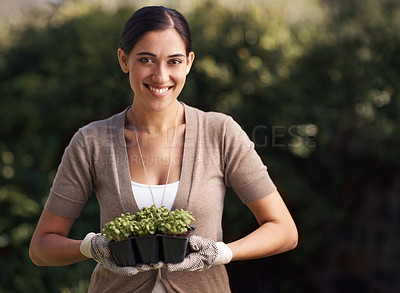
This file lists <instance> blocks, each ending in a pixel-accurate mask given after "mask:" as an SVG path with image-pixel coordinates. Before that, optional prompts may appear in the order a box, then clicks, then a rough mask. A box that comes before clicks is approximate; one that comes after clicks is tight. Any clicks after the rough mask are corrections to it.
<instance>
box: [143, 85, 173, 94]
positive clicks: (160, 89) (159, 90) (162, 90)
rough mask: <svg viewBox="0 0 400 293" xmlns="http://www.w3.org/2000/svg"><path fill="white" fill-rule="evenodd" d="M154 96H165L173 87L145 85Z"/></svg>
mask: <svg viewBox="0 0 400 293" xmlns="http://www.w3.org/2000/svg"><path fill="white" fill-rule="evenodd" d="M144 85H145V86H146V87H147V88H148V89H149V90H150V91H151V92H152V93H153V94H155V95H157V96H164V95H166V94H167V92H168V91H169V90H170V89H171V88H172V86H153V85H149V84H144Z"/></svg>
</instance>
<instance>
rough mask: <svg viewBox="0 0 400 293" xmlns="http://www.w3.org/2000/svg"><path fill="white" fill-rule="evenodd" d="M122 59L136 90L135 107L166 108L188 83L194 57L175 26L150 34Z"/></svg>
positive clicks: (121, 51) (119, 52)
mask: <svg viewBox="0 0 400 293" xmlns="http://www.w3.org/2000/svg"><path fill="white" fill-rule="evenodd" d="M118 59H119V62H120V65H121V68H122V70H123V71H124V72H129V82H130V85H131V88H132V90H133V92H134V97H135V98H134V107H143V106H145V108H148V109H149V110H153V111H162V110H165V109H167V108H168V107H169V106H172V105H173V104H174V102H175V100H176V98H177V97H178V96H179V94H180V92H181V91H182V88H183V86H184V84H185V80H186V75H187V74H188V73H189V71H190V68H191V66H192V63H193V60H194V53H193V52H191V53H189V55H186V50H185V44H184V43H183V40H182V38H181V37H180V35H179V34H178V32H177V31H176V30H175V29H167V30H160V31H151V32H148V33H146V34H145V35H144V36H143V37H142V38H141V39H140V40H139V41H138V42H137V43H136V45H135V46H134V47H133V49H132V51H131V52H130V53H129V55H128V56H127V55H126V54H125V53H124V52H123V50H122V49H118Z"/></svg>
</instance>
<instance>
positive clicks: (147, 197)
mask: <svg viewBox="0 0 400 293" xmlns="http://www.w3.org/2000/svg"><path fill="white" fill-rule="evenodd" d="M131 183H132V190H133V195H134V197H135V201H136V203H137V205H138V207H139V209H141V208H144V207H150V206H152V205H153V204H155V205H156V206H157V207H158V208H160V207H161V206H162V205H163V206H165V207H166V208H167V209H168V210H171V208H172V205H173V204H174V201H175V198H176V194H177V192H178V187H179V181H176V182H173V183H169V184H167V189H166V190H165V197H164V202H163V194H164V188H165V184H164V185H152V186H151V190H153V194H154V200H155V201H156V202H155V203H154V202H153V197H152V196H151V191H150V187H149V185H148V184H141V183H136V182H133V181H131Z"/></svg>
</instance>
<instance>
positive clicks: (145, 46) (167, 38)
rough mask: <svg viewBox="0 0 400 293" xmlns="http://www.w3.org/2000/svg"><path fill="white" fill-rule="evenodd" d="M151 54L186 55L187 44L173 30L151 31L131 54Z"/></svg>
mask: <svg viewBox="0 0 400 293" xmlns="http://www.w3.org/2000/svg"><path fill="white" fill-rule="evenodd" d="M138 52H149V53H153V54H155V55H157V56H158V55H160V56H162V55H173V54H178V53H179V54H184V55H186V54H185V53H186V51H185V44H184V42H183V40H182V38H181V36H180V35H179V33H178V32H177V31H176V30H175V29H173V28H170V29H166V30H157V31H150V32H147V33H146V34H144V35H143V36H142V37H141V38H140V40H139V41H138V42H137V43H136V45H135V46H134V47H133V50H132V52H131V53H134V54H136V53H138Z"/></svg>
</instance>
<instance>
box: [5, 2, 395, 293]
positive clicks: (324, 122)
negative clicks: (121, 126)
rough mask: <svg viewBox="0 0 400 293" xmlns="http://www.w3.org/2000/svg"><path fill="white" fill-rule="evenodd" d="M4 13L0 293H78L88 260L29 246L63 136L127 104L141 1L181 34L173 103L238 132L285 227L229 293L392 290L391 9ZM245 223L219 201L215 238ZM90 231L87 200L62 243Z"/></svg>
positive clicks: (242, 6)
mask: <svg viewBox="0 0 400 293" xmlns="http://www.w3.org/2000/svg"><path fill="white" fill-rule="evenodd" d="M6 2H7V1H1V2H0V9H2V11H0V15H1V21H0V213H1V217H0V270H1V274H0V292H61V293H69V292H77V293H80V292H86V290H87V286H88V282H89V278H90V274H91V270H92V269H93V267H94V265H95V263H94V261H90V260H89V261H85V262H82V263H79V264H76V265H71V266H67V267H56V268H54V267H50V268H46V267H36V266H35V265H33V264H32V262H31V261H30V259H29V256H28V246H29V241H30V238H31V235H32V233H33V231H34V228H35V225H36V222H37V220H38V218H39V216H40V213H41V210H42V208H43V204H44V202H45V200H46V197H47V194H48V190H49V188H50V186H51V183H52V179H53V178H54V175H55V172H56V169H57V166H58V164H59V163H60V158H61V155H62V153H63V150H64V148H65V147H66V145H67V144H68V142H69V140H70V139H71V137H72V135H73V133H74V132H75V131H77V129H78V128H79V127H81V126H83V125H85V124H86V123H88V122H90V121H93V120H97V119H103V118H106V117H109V116H110V115H112V114H114V113H117V112H119V111H121V110H123V109H124V108H125V107H126V106H127V105H129V103H131V101H132V98H133V96H132V94H131V92H130V88H129V85H128V82H127V80H126V77H125V76H124V74H123V73H122V72H121V70H120V68H119V65H118V62H117V58H116V49H117V47H118V36H119V33H120V30H121V27H122V25H123V23H124V22H125V21H126V20H127V19H128V17H129V16H130V15H131V14H132V12H133V11H134V10H135V9H136V8H138V7H141V6H143V5H145V4H148V3H150V4H160V5H165V6H170V7H173V8H177V9H178V10H180V11H181V12H183V13H184V14H185V16H186V17H187V19H188V22H189V24H190V26H191V30H192V38H193V45H194V50H195V53H196V60H195V63H194V67H193V69H192V72H191V73H190V75H189V77H188V81H187V85H186V88H185V89H184V91H183V93H182V95H181V100H182V101H184V102H186V103H187V104H189V105H193V106H196V107H199V108H201V109H203V110H216V111H221V112H224V113H227V114H229V115H232V116H233V117H234V118H235V119H236V120H237V121H238V122H239V123H240V124H241V125H242V127H243V129H244V130H245V131H246V132H247V133H248V135H249V137H250V138H251V139H252V140H253V141H254V142H255V145H256V148H257V151H258V153H259V154H260V155H261V156H262V158H263V160H264V162H265V163H266V164H267V166H268V168H269V172H270V175H271V177H272V178H273V180H274V182H275V183H276V185H277V186H278V188H279V190H280V192H281V194H282V196H283V198H284V200H285V202H286V203H287V205H288V207H289V210H290V211H291V212H292V214H293V217H294V219H295V221H296V223H297V225H298V229H299V245H298V247H297V248H296V249H295V250H293V251H291V252H288V253H285V254H282V255H277V256H272V257H269V258H266V259H262V260H252V261H242V262H235V263H231V264H229V265H228V266H227V268H228V271H229V273H230V276H231V287H232V291H233V292H252V293H253V292H254V293H256V292H318V293H319V292H328V293H329V292H332V293H333V292H352V293H353V292H362V293H368V292H371V293H372V292H374V293H375V292H382V293H387V292H392V293H394V292H400V266H399V264H400V250H399V247H400V228H399V227H400V226H399V223H400V197H399V193H400V172H399V171H400V170H399V169H400V152H399V142H400V140H399V139H400V123H399V122H400V116H399V108H400V93H399V90H400V88H399V87H400V2H399V1H397V0H365V1H355V0H349V1H340V0H320V1H318V0H281V1H272V0H265V1H256V0H253V1H233V0H230V1H183V0H181V1H89V0H87V1H78V0H75V1H72V0H64V1H30V5H31V4H32V3H33V2H36V4H37V5H35V7H34V8H35V9H34V10H32V11H30V10H29V11H30V12H28V9H22V10H21V9H8V8H10V6H7V5H5V3H6ZM18 2H21V1H12V2H10V3H13V5H15V4H16V3H18ZM22 2H24V1H22ZM25 2H28V1H25ZM9 5H11V4H9ZM31 6H32V5H31ZM255 227H256V223H255V220H254V219H253V217H252V215H251V214H250V212H249V211H248V209H247V208H246V207H245V206H243V205H242V204H241V203H240V201H239V200H238V199H237V198H236V197H235V195H234V194H233V193H232V192H231V191H229V193H228V195H227V199H226V208H225V215H224V231H225V241H231V240H233V239H237V238H238V237H240V236H242V235H245V234H246V233H248V232H249V231H250V230H252V229H254V228H255ZM98 230H99V223H98V207H97V204H96V201H95V200H94V199H92V200H91V201H90V202H89V204H88V205H87V207H86V208H85V210H84V211H83V213H82V215H81V216H80V218H79V219H78V221H77V222H76V225H75V226H74V228H73V231H72V235H71V236H72V237H75V238H76V239H82V238H83V237H84V236H85V235H86V233H87V232H89V231H98Z"/></svg>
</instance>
